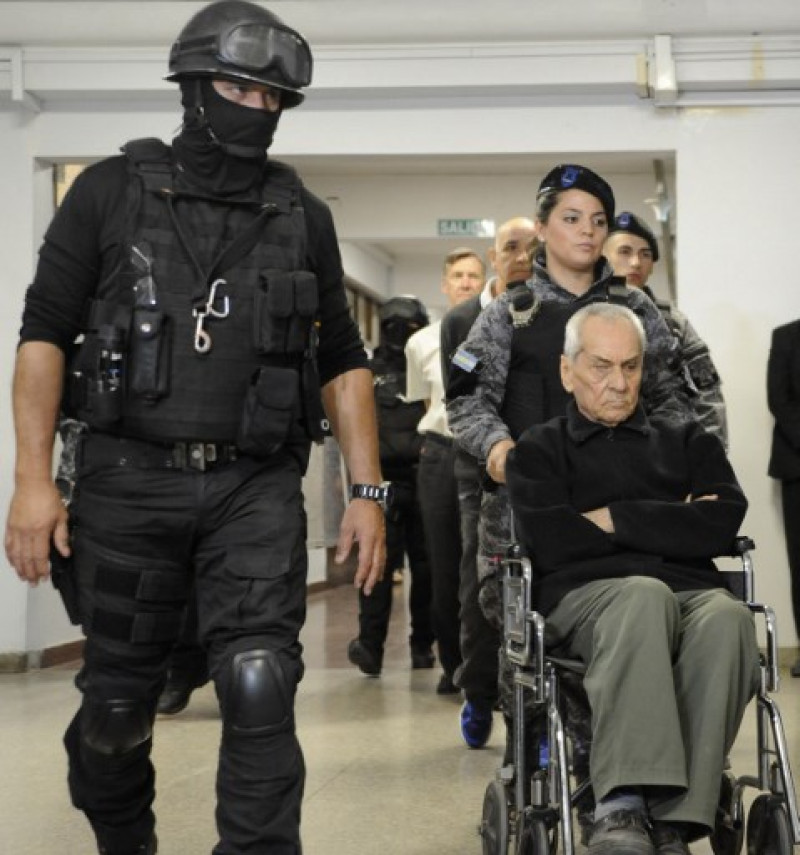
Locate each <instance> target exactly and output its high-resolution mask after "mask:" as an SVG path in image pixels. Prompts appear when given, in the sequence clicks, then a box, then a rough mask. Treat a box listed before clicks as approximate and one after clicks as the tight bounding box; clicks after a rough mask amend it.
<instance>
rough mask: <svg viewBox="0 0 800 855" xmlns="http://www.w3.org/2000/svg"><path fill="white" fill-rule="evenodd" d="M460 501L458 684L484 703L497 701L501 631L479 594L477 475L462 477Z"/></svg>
mask: <svg viewBox="0 0 800 855" xmlns="http://www.w3.org/2000/svg"><path fill="white" fill-rule="evenodd" d="M457 484H458V503H459V508H460V512H461V567H460V583H459V592H458V596H459V600H460V602H461V612H460V618H461V656H462V660H463V661H462V663H461V666H460V667H459V669H458V671H457V672H456V675H455V682H456V685H457V686H459V687H460V688H461V689H463V690H464V695H465V696H466V699H467V700H468V701H473V702H477V703H479V704H481V705H483V706H494V704H495V703H496V702H497V693H498V689H497V675H498V660H497V657H498V653H499V648H500V633H499V631H498V630H497V628H496V627H495V626H492V624H491V623H489V621H488V620H487V619H486V616H485V615H484V613H483V609H482V608H481V605H480V602H479V601H478V593H479V591H480V585H479V583H478V517H479V515H480V510H481V485H480V481H479V480H478V479H476V478H470V479H464V478H460V479H458V481H457Z"/></svg>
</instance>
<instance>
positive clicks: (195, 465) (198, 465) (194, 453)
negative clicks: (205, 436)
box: [186, 442, 207, 472]
mask: <svg viewBox="0 0 800 855" xmlns="http://www.w3.org/2000/svg"><path fill="white" fill-rule="evenodd" d="M206 448H207V446H206V443H204V442H189V443H187V444H186V451H187V455H186V464H187V465H188V466H190V467H191V468H192V469H197V470H198V471H199V472H205V471H206Z"/></svg>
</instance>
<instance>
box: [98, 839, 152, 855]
mask: <svg viewBox="0 0 800 855" xmlns="http://www.w3.org/2000/svg"><path fill="white" fill-rule="evenodd" d="M97 851H98V852H99V853H100V855H156V852H158V839H157V838H156V836H155V834H154V835H153V836H152V838H151V839H150V842H149V843H143V844H142V845H141V846H140V847H139V848H138V849H126V850H125V852H124V853H123V852H122V851H121V850H119V851H117V850H116V849H106V848H104V847H103V846H101V847H100V848H99V849H98V850H97Z"/></svg>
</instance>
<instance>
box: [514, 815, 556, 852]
mask: <svg viewBox="0 0 800 855" xmlns="http://www.w3.org/2000/svg"><path fill="white" fill-rule="evenodd" d="M555 850H556V842H555V837H554V836H553V835H551V833H550V831H549V829H548V828H547V824H546V823H545V822H544V820H541V819H533V820H531V821H530V822H526V823H525V824H524V828H523V829H522V833H521V834H520V835H519V839H518V841H517V851H516V853H515V855H552V853H554V852H555Z"/></svg>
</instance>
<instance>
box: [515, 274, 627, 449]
mask: <svg viewBox="0 0 800 855" xmlns="http://www.w3.org/2000/svg"><path fill="white" fill-rule="evenodd" d="M523 289H524V290H523ZM525 292H527V295H526V293H525ZM630 293H631V292H630V289H628V288H627V287H626V286H625V285H624V284H621V283H620V281H619V280H617V279H616V278H615V277H612V278H611V279H609V280H608V281H607V282H604V283H603V285H602V286H601V287H599V288H598V287H593V288H591V289H590V290H589V291H588V292H587V293H586V294H585V295H584V296H582V297H579V298H577V299H575V300H571V301H570V302H568V303H562V302H560V301H557V300H547V301H541V302H539V303H538V305H537V304H536V302H535V300H533V301H531V302H532V305H531V306H530V317H529V319H528V320H527V322H524V321H518V324H519V325H515V327H514V332H513V334H512V337H511V355H510V360H509V365H508V375H507V377H506V388H505V394H504V396H503V402H502V404H501V406H500V417H501V418H502V419H503V421H504V422H505V424H506V426H507V427H508V429H509V432H510V433H511V437H512V439H514V440H516V439H519V437H520V435H521V434H522V433H523V431H525V430H526V429H527V428H529V427H531V426H532V425H535V424H542V423H543V422H547V421H549V420H550V419H552V418H555V417H556V416H563V415H564V413H565V411H566V406H567V401H569V399H570V395H569V393H568V392H567V391H566V390H565V389H564V386H563V385H562V383H561V367H560V366H561V353H562V352H563V349H564V331H565V329H566V326H567V322H568V321H569V319H570V318H571V317H572V316H573V315H574V314H575V313H576V312H577V311H578V310H579V309H581V308H583V307H584V306H586V305H588V304H589V303H595V302H599V301H607V302H614V303H620V304H621V305H623V306H628V308H632V307H631V306H630V304H629V300H628V296H629V295H630ZM528 295H530V289H528V287H527V286H526V285H519V286H516V287H515V289H514V290H513V291H509V300H510V303H511V305H513V304H514V302H515V300H517V298H518V296H520V297H522V298H524V297H526V296H528Z"/></svg>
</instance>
